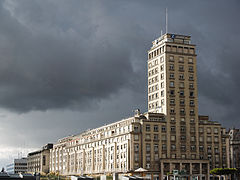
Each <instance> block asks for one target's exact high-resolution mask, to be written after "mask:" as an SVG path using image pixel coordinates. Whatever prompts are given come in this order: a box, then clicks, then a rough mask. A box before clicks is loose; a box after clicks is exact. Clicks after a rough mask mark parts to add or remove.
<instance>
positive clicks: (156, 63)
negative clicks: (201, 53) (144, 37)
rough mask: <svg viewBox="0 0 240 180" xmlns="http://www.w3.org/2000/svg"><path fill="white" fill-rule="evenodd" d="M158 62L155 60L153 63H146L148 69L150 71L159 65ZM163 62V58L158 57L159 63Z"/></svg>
mask: <svg viewBox="0 0 240 180" xmlns="http://www.w3.org/2000/svg"><path fill="white" fill-rule="evenodd" d="M158 61H159V60H158V59H156V60H154V61H152V62H150V63H148V69H151V68H153V67H155V66H157V65H158V63H159V62H158ZM163 62H164V58H163V57H160V63H163Z"/></svg>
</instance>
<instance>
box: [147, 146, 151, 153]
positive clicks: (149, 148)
mask: <svg viewBox="0 0 240 180" xmlns="http://www.w3.org/2000/svg"><path fill="white" fill-rule="evenodd" d="M150 150H151V145H150V144H146V151H148V152H149V151H150Z"/></svg>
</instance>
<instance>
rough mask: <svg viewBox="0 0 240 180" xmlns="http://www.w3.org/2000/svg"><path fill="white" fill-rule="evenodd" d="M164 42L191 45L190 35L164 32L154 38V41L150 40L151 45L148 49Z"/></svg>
mask: <svg viewBox="0 0 240 180" xmlns="http://www.w3.org/2000/svg"><path fill="white" fill-rule="evenodd" d="M165 42H170V43H176V44H186V45H193V44H191V36H186V35H179V34H170V33H166V34H164V35H162V36H160V37H159V38H157V39H155V40H154V41H152V47H151V49H150V51H151V50H152V49H154V48H155V47H158V46H160V45H162V44H163V43H165Z"/></svg>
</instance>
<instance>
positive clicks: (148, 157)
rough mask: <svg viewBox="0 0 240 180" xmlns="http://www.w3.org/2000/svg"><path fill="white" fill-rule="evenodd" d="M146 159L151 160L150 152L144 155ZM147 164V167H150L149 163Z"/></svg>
mask: <svg viewBox="0 0 240 180" xmlns="http://www.w3.org/2000/svg"><path fill="white" fill-rule="evenodd" d="M146 161H148V162H149V161H151V155H150V154H147V155H146ZM146 165H147V168H150V165H149V164H146Z"/></svg>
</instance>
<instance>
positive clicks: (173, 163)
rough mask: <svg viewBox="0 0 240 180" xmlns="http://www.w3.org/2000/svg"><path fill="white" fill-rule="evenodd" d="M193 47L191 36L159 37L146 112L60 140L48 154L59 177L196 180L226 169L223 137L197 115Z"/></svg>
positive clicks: (151, 65) (150, 56) (150, 71)
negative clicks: (177, 178)
mask: <svg viewBox="0 0 240 180" xmlns="http://www.w3.org/2000/svg"><path fill="white" fill-rule="evenodd" d="M195 52H196V47H195V45H194V44H191V37H190V36H184V35H175V34H165V35H163V36H161V37H160V38H158V39H156V40H155V41H153V46H152V47H151V49H150V50H149V51H148V112H147V113H143V114H141V113H140V112H139V111H137V112H136V114H135V115H134V116H133V117H130V118H127V119H124V120H121V121H118V122H115V123H112V124H109V125H106V126H102V127H100V128H96V129H93V130H88V131H86V132H84V133H81V134H79V135H75V136H70V137H66V138H64V139H61V140H59V141H58V142H57V143H56V144H54V146H53V149H51V150H50V171H54V172H60V174H65V175H70V174H105V173H113V172H119V173H134V172H135V170H136V169H138V168H139V167H142V168H145V169H146V170H147V172H146V175H147V176H148V177H150V178H152V179H155V178H156V179H157V178H160V179H164V177H165V176H166V175H167V174H169V173H171V172H172V171H173V170H178V171H182V170H184V172H185V173H186V174H188V175H191V176H199V177H200V178H201V179H209V171H210V170H211V169H213V168H217V167H229V152H228V151H229V145H228V143H229V138H228V134H227V133H226V131H225V129H224V128H222V127H221V125H220V124H219V123H217V122H214V121H210V120H209V118H208V116H199V115H198V92H197V90H198V88H197V69H196V53H195Z"/></svg>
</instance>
